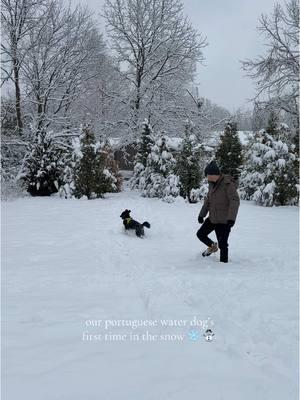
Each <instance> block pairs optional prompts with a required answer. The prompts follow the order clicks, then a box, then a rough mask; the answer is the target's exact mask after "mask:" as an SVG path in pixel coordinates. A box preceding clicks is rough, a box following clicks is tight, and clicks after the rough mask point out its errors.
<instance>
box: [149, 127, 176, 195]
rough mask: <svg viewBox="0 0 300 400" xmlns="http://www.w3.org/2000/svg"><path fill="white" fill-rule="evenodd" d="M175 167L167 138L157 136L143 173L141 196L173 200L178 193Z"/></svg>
mask: <svg viewBox="0 0 300 400" xmlns="http://www.w3.org/2000/svg"><path fill="white" fill-rule="evenodd" d="M175 167H176V160H175V158H174V156H173V154H172V152H171V151H170V148H169V145H168V138H167V137H166V136H165V135H164V134H162V135H159V136H157V138H156V140H155V142H154V144H153V145H152V146H151V153H150V154H149V156H148V158H147V165H146V168H145V171H144V175H143V178H144V190H143V192H142V194H143V196H145V197H159V198H162V199H163V200H165V201H168V202H171V201H173V199H174V197H177V196H178V195H179V178H178V176H177V175H176V174H175Z"/></svg>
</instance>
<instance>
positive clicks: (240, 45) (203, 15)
mask: <svg viewBox="0 0 300 400" xmlns="http://www.w3.org/2000/svg"><path fill="white" fill-rule="evenodd" d="M81 2H82V3H84V4H87V5H88V6H89V7H90V8H92V9H93V10H95V12H96V13H97V12H101V10H102V5H103V3H104V0H81ZM183 2H184V5H185V12H186V14H187V15H188V16H189V18H190V20H191V22H192V23H193V25H194V27H196V28H197V29H198V30H199V31H200V32H201V33H202V34H203V35H204V36H206V37H207V41H208V43H209V45H208V46H207V47H206V48H205V49H204V56H205V58H206V60H205V62H204V63H205V66H203V67H200V68H199V74H198V81H199V84H200V85H199V92H200V95H202V96H205V97H207V98H209V99H211V100H212V101H213V102H215V103H217V104H219V105H221V106H224V107H227V108H228V109H229V110H230V111H234V110H236V109H237V108H238V107H250V106H251V105H250V104H249V103H247V100H248V99H250V98H251V97H253V95H254V85H253V83H252V81H251V80H250V79H249V78H246V77H245V76H244V72H243V71H241V68H240V67H241V64H240V60H244V59H246V58H252V57H254V56H256V55H259V54H263V53H264V42H265V40H264V37H263V36H261V35H260V34H259V33H258V32H257V30H256V27H257V25H258V18H259V16H260V15H261V14H262V13H264V14H270V13H271V12H272V10H273V5H274V3H275V1H274V0H183ZM277 2H280V3H282V2H283V0H278V1H277ZM103 31H104V28H103Z"/></svg>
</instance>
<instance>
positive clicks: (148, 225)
mask: <svg viewBox="0 0 300 400" xmlns="http://www.w3.org/2000/svg"><path fill="white" fill-rule="evenodd" d="M142 225H143V226H145V227H146V228H148V229H149V228H150V226H151V225H150V224H149V222H147V221H145V222H143V223H142Z"/></svg>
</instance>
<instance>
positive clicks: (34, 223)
mask: <svg viewBox="0 0 300 400" xmlns="http://www.w3.org/2000/svg"><path fill="white" fill-rule="evenodd" d="M200 207H201V204H196V205H189V204H187V203H185V202H184V201H183V200H182V199H180V200H177V201H176V202H174V203H172V204H166V203H164V202H162V201H160V200H156V199H143V198H141V197H139V195H138V194H136V193H133V192H130V191H125V192H123V193H120V194H112V195H109V196H107V199H106V200H100V199H99V200H92V201H87V200H63V199H60V198H58V197H53V198H29V197H26V198H23V199H17V200H15V201H10V202H5V203H3V204H2V257H3V258H2V288H3V290H2V294H3V297H2V298H3V302H2V306H3V307H4V311H3V317H2V330H3V334H4V338H3V342H2V343H3V354H2V357H3V366H2V374H3V378H4V380H3V382H2V391H3V392H2V394H3V400H4V399H5V400H168V399H170V400H186V399H197V400H199V399H202V398H203V399H204V398H209V399H210V400H221V399H222V400H253V399H255V400H277V399H278V400H282V399H288V400H296V399H297V398H298V392H297V390H298V388H297V380H298V369H297V368H298V367H297V356H298V354H297V342H298V337H297V327H298V310H297V301H298V293H297V291H298V266H297V256H298V236H297V235H298V229H297V218H298V209H297V208H296V207H279V208H264V207H258V206H255V205H254V204H252V203H249V202H241V207H240V211H239V216H238V221H237V224H236V226H235V227H234V228H233V230H232V234H231V236H230V242H229V243H230V255H229V259H230V262H229V263H228V264H223V263H219V261H218V254H214V255H212V256H211V257H208V258H205V259H204V258H203V257H202V256H201V251H203V250H204V248H205V247H204V246H203V245H202V244H200V242H199V241H198V239H197V238H196V231H197V229H198V228H199V225H198V223H197V216H198V212H199V209H200ZM125 208H129V209H131V210H132V216H133V217H134V218H135V219H137V220H139V221H140V222H143V221H144V220H148V221H149V222H150V223H151V224H152V227H151V229H150V230H146V236H145V238H144V239H138V238H136V237H135V236H134V235H133V234H127V233H125V232H124V231H123V228H122V221H121V219H120V218H119V215H120V213H121V211H123V210H124V209H125ZM195 318H196V320H197V321H198V325H197V326H194V323H193V322H192V321H194V319H195ZM116 320H120V321H119V322H117V321H116ZM135 320H138V321H140V323H141V324H143V326H139V327H137V328H136V329H134V327H133V325H132V324H133V323H134V322H132V321H135ZM162 320H170V322H169V325H172V323H173V325H174V324H177V325H181V326H163V325H164V324H166V323H164V322H162ZM178 320H181V322H180V321H178ZM145 321H148V322H145ZM91 324H94V325H95V324H96V325H98V326H90V325H91ZM116 324H118V325H119V326H115V325H116ZM126 324H127V325H128V326H127V325H126ZM146 324H149V326H145V325H146ZM151 324H152V325H151ZM201 324H202V325H201ZM150 325H151V326H150ZM207 327H210V328H211V329H212V331H213V333H214V336H213V340H212V341H210V342H209V341H206V340H205V338H204V337H203V333H204V331H205V330H206V328H207ZM147 332H148V335H147ZM133 334H134V335H135V336H133ZM89 335H95V336H89ZM100 335H101V336H100ZM105 335H106V336H105ZM155 335H156V336H155ZM151 338H152V339H151ZM133 339H135V340H133ZM150 339H151V340H150Z"/></svg>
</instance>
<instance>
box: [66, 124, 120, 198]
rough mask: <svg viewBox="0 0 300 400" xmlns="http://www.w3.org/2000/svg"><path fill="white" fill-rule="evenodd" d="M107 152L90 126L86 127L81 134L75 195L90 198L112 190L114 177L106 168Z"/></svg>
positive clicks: (76, 165) (75, 168)
mask: <svg viewBox="0 0 300 400" xmlns="http://www.w3.org/2000/svg"><path fill="white" fill-rule="evenodd" d="M106 156H107V155H106V152H105V151H104V150H103V149H102V146H101V145H100V143H95V135H94V133H93V132H92V130H91V129H90V127H84V128H83V130H82V133H81V135H80V150H79V153H78V157H77V160H76V162H75V166H74V187H75V188H74V196H75V197H77V198H80V197H82V196H87V198H88V199H92V198H95V197H102V196H103V194H104V193H106V192H109V191H111V190H112V185H113V184H114V178H113V176H112V174H111V173H110V172H109V171H108V169H107V168H106Z"/></svg>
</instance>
